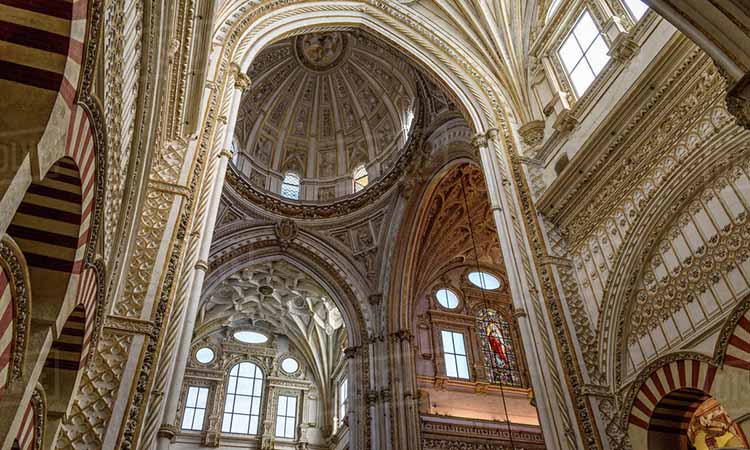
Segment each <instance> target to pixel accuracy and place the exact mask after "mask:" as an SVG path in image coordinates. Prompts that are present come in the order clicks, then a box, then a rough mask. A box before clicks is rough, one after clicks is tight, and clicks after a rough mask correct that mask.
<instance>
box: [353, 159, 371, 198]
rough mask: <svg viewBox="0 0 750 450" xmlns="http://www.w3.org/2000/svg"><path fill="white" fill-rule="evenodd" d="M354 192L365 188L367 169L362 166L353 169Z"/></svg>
mask: <svg viewBox="0 0 750 450" xmlns="http://www.w3.org/2000/svg"><path fill="white" fill-rule="evenodd" d="M353 177H354V192H359V191H361V190H362V189H364V188H366V187H367V183H368V180H367V169H365V166H364V165H359V166H357V167H356V168H355V169H354V174H353Z"/></svg>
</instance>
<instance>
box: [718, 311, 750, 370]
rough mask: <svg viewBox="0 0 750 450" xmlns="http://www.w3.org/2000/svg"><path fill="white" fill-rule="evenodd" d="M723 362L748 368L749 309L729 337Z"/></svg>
mask: <svg viewBox="0 0 750 450" xmlns="http://www.w3.org/2000/svg"><path fill="white" fill-rule="evenodd" d="M724 364H726V365H728V366H732V367H737V368H740V369H745V370H750V310H748V311H747V312H746V313H745V315H744V316H742V318H740V320H739V322H737V326H736V327H735V329H734V333H732V336H731V337H730V338H729V342H728V344H727V351H726V354H725V355H724Z"/></svg>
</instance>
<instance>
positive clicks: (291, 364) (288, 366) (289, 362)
mask: <svg viewBox="0 0 750 450" xmlns="http://www.w3.org/2000/svg"><path fill="white" fill-rule="evenodd" d="M297 369H299V363H298V362H297V360H296V359H294V358H286V359H284V360H283V361H281V370H283V371H284V372H286V373H294V372H296V371H297Z"/></svg>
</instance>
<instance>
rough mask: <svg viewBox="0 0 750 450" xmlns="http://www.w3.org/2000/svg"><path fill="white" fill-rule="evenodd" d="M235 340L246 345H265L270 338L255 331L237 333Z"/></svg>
mask: <svg viewBox="0 0 750 450" xmlns="http://www.w3.org/2000/svg"><path fill="white" fill-rule="evenodd" d="M234 338H235V339H237V340H238V341H240V342H244V343H246V344H264V343H266V342H268V336H266V335H265V334H260V333H257V332H255V331H237V332H235V333H234Z"/></svg>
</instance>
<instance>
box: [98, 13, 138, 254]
mask: <svg viewBox="0 0 750 450" xmlns="http://www.w3.org/2000/svg"><path fill="white" fill-rule="evenodd" d="M142 17H143V6H142V4H141V2H140V0H127V1H112V2H109V3H107V4H106V6H105V8H104V24H105V29H104V39H103V49H102V51H103V53H104V58H102V63H103V65H104V67H103V68H102V73H103V76H104V90H103V92H102V98H103V105H104V117H105V119H106V121H105V124H106V130H107V148H108V149H109V151H108V152H107V183H106V191H105V196H106V197H105V202H104V204H105V205H106V206H105V208H106V210H105V211H104V234H105V236H104V257H105V260H106V259H107V258H109V255H110V252H111V250H112V246H113V244H114V241H115V235H116V231H117V227H118V225H119V223H118V221H119V219H120V211H121V207H122V202H123V199H124V193H125V190H124V186H125V182H126V179H127V173H128V162H129V160H130V150H131V147H132V139H133V134H134V131H135V128H136V125H135V116H136V107H137V103H138V102H137V99H138V96H137V94H138V92H139V89H140V79H141V77H140V76H133V74H134V73H135V74H138V73H140V70H141V51H140V50H141V48H142V44H141V38H142V34H143V26H142V24H141V21H142ZM125 30H128V31H127V33H125Z"/></svg>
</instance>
